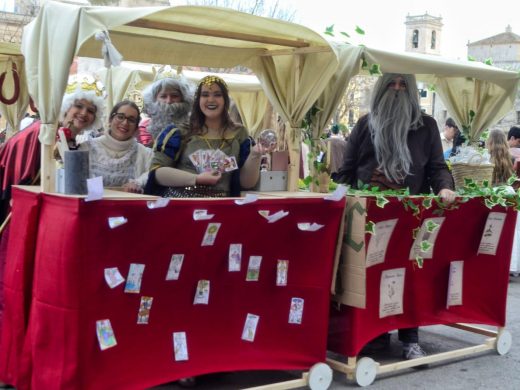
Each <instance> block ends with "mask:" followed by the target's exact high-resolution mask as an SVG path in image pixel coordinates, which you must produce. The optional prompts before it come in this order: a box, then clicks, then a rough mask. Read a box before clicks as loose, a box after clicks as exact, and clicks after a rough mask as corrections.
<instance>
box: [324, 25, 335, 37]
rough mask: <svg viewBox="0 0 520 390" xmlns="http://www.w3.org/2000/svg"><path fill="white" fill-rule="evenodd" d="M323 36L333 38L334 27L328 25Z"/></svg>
mask: <svg viewBox="0 0 520 390" xmlns="http://www.w3.org/2000/svg"><path fill="white" fill-rule="evenodd" d="M324 34H327V35H330V36H331V37H333V36H334V25H333V24H332V25H330V26H328V27H325V32H324Z"/></svg>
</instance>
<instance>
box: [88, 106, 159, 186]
mask: <svg viewBox="0 0 520 390" xmlns="http://www.w3.org/2000/svg"><path fill="white" fill-rule="evenodd" d="M140 120H141V116H140V112H139V108H138V107H137V105H136V104H135V103H134V102H132V101H130V100H123V101H121V102H119V103H117V104H116V105H115V106H114V108H113V109H112V111H111V112H110V115H109V119H108V123H109V129H108V131H106V132H105V134H104V135H102V136H101V137H98V138H92V139H90V140H88V141H87V142H84V143H82V144H81V145H80V149H81V150H89V151H90V152H89V169H90V173H89V174H90V177H97V176H102V177H103V186H104V187H122V188H123V189H124V190H125V191H127V192H136V193H141V192H142V189H143V187H144V184H145V183H146V179H147V176H148V171H149V169H150V161H151V158H152V151H151V149H149V148H147V147H145V146H143V145H141V144H140V143H138V142H137V139H136V137H135V136H136V134H137V126H138V124H139V121H140Z"/></svg>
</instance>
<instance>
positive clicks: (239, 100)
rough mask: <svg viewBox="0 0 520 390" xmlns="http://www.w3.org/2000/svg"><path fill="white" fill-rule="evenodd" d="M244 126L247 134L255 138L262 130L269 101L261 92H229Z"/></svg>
mask: <svg viewBox="0 0 520 390" xmlns="http://www.w3.org/2000/svg"><path fill="white" fill-rule="evenodd" d="M230 94H231V97H232V98H233V100H234V101H235V103H236V105H237V108H238V112H239V113H240V117H241V118H242V121H243V122H244V126H245V127H246V129H248V130H249V134H250V135H251V136H252V137H253V138H256V137H257V136H258V134H259V133H260V131H262V130H263V125H264V116H265V113H266V111H267V106H268V104H269V100H267V96H265V93H264V92H263V91H256V92H231V93H230Z"/></svg>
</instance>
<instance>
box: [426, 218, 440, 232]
mask: <svg viewBox="0 0 520 390" xmlns="http://www.w3.org/2000/svg"><path fill="white" fill-rule="evenodd" d="M439 226H440V224H438V223H436V222H433V221H432V220H429V221H427V222H426V231H427V232H428V233H433V232H434V231H435V230H437V229H438V228H439Z"/></svg>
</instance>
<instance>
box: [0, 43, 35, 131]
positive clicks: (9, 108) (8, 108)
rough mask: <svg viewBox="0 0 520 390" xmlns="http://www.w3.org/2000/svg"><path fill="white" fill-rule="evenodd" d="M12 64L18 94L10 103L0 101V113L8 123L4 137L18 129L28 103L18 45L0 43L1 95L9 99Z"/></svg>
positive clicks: (11, 87)
mask: <svg viewBox="0 0 520 390" xmlns="http://www.w3.org/2000/svg"><path fill="white" fill-rule="evenodd" d="M13 64H14V65H15V66H16V72H17V75H18V78H19V84H18V88H19V96H18V99H17V100H16V101H15V102H14V103H12V104H4V103H0V114H2V117H3V118H5V120H6V122H7V124H8V125H9V126H8V128H9V130H8V133H7V134H6V139H7V138H9V137H11V136H12V135H13V134H14V133H15V132H17V131H18V130H19V126H20V121H21V120H22V119H23V117H24V115H25V112H26V111H27V106H28V105H29V91H28V88H27V80H26V77H25V64H24V57H23V56H22V55H21V53H20V49H19V47H18V46H17V45H14V44H7V43H0V74H2V73H4V72H6V76H5V79H4V83H3V85H2V95H3V96H4V97H5V98H7V99H9V100H10V99H12V97H13V96H14V93H15V84H14V78H13V73H12V72H13Z"/></svg>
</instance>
